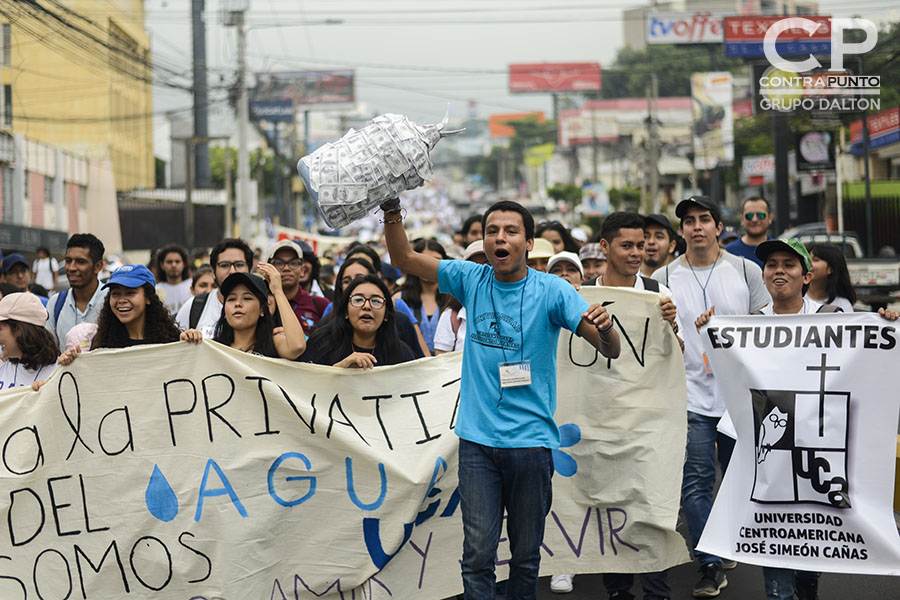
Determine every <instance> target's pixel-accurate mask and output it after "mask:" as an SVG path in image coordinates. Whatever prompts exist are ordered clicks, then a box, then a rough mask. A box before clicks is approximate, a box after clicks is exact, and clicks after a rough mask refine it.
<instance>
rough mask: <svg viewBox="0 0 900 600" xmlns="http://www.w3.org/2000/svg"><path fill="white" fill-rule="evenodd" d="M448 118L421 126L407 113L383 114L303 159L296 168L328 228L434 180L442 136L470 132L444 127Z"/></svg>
mask: <svg viewBox="0 0 900 600" xmlns="http://www.w3.org/2000/svg"><path fill="white" fill-rule="evenodd" d="M447 119H448V117H447V116H444V119H443V121H441V122H440V123H438V124H437V125H417V124H415V123H413V122H411V121H409V119H407V118H406V117H404V116H403V115H393V114H386V115H381V116H379V117H375V118H374V119H373V120H372V122H371V123H370V124H369V125H366V126H365V127H363V129H362V130H361V131H355V130H353V129H351V130H350V131H348V132H347V133H346V134H345V135H344V137H342V138H341V139H339V140H338V141H336V142H332V143H329V144H325V145H324V146H322V147H321V148H319V149H318V150H316V151H315V152H313V153H312V154H308V155H306V156H304V157H303V158H301V159H300V160H299V161H298V162H297V171H298V172H299V173H300V177H301V178H302V179H303V183H304V185H306V189H307V190H309V194H310V196H311V197H312V199H313V202H315V203H316V206H317V207H318V208H319V212H320V213H321V214H322V218H324V219H325V222H326V223H327V224H328V226H329V227H331V228H332V229H338V228H340V227H343V226H345V225H348V224H349V223H352V222H353V221H356V220H358V219H361V218H362V217H364V216H365V215H366V214H367V213H368V212H369V211H370V210H372V209H374V208H376V207H377V206H378V205H379V204H381V203H382V202H384V201H385V200H388V199H390V198H396V197H397V196H399V195H400V192H405V191H407V190H412V189H415V188H417V187H419V186H420V185H422V184H423V183H425V182H426V181H430V180H431V176H432V168H433V165H432V164H431V151H432V150H433V149H434V146H435V145H436V144H437V143H438V140H440V139H441V138H442V137H446V136H448V135H454V134H457V133H462V132H463V131H465V130H464V129H459V130H456V131H444V128H445V127H446V126H447Z"/></svg>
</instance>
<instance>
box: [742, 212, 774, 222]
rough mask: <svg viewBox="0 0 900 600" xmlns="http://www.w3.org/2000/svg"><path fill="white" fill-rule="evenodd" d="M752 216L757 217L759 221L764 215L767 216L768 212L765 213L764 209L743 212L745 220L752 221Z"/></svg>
mask: <svg viewBox="0 0 900 600" xmlns="http://www.w3.org/2000/svg"><path fill="white" fill-rule="evenodd" d="M754 216H756V218H757V219H759V220H760V221H762V220H764V219H765V218H766V217H768V216H769V213H767V212H765V211H759V212H748V213H744V220H746V221H752V220H753V217H754Z"/></svg>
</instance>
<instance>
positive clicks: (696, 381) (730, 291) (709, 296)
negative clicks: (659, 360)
mask: <svg viewBox="0 0 900 600" xmlns="http://www.w3.org/2000/svg"><path fill="white" fill-rule="evenodd" d="M684 258H685V257H682V258H680V259H678V260H676V261H674V262H672V263H669V264H668V265H666V266H664V267H661V268H659V269H657V270H656V271H655V272H654V273H653V279H655V280H657V281H658V282H660V283H662V284H664V285H666V286H668V287H669V289H671V290H672V298H673V300H674V302H675V305H676V306H677V308H678V313H679V314H680V315H681V317H680V318H681V319H682V320H683V322H685V323H688V327H684V328H682V329H681V331H682V332H683V335H684V368H685V374H686V376H687V407H688V410H689V411H691V412H695V413H698V414H701V415H705V416H707V417H721V416H722V413H724V412H725V401H724V400H723V399H722V395H721V394H720V393H719V390H718V388H717V387H716V381H715V376H714V374H713V373H711V372H710V373H709V374H707V367H706V362H705V361H704V359H703V345H702V344H701V342H700V334H699V333H698V332H697V328H696V327H694V326H693V325H694V320H695V319H696V318H697V317H699V316H700V315H701V314H702V313H703V312H705V311H707V310H709V308H710V307H712V306H715V307H716V314H717V315H748V314H750V313H752V312H755V311H757V310H759V309H761V308H762V307H764V306H765V305H766V304H770V303H771V301H772V300H771V298H770V297H769V292H768V291H766V288H765V286H764V285H763V280H762V269H760V268H759V265H757V264H756V263H754V262H752V261H749V260H747V259H745V258H741V257H740V256H735V255H734V254H729V253H727V252H722V253H720V256H719V259H718V260H717V261H716V262H715V264H713V265H710V266H708V267H694V268H691V267H690V266H688V264H687V263H686V262H685V260H684ZM704 288H705V291H704Z"/></svg>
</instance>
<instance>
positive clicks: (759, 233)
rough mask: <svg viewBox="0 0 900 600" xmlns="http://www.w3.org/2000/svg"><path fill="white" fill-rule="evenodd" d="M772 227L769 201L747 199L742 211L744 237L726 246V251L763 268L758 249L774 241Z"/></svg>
mask: <svg viewBox="0 0 900 600" xmlns="http://www.w3.org/2000/svg"><path fill="white" fill-rule="evenodd" d="M771 225H772V209H771V208H770V207H769V201H768V200H766V199H765V198H763V197H762V196H751V197H749V198H747V199H746V200H744V207H743V208H742V209H741V228H743V230H744V235H742V236H741V237H739V238H738V239H736V240H734V241H733V242H731V243H730V244H728V245H727V246H725V250H727V251H728V252H730V253H731V254H735V255H737V256H743V257H744V258H746V259H747V260H752V261H753V262H755V263H756V264H758V265H759V266H760V268H762V261H760V260H759V258H757V256H756V247H757V246H759V245H760V244H762V243H763V242H764V241H766V240H770V239H772V238H770V237H769V226H771Z"/></svg>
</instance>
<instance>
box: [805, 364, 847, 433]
mask: <svg viewBox="0 0 900 600" xmlns="http://www.w3.org/2000/svg"><path fill="white" fill-rule="evenodd" d="M826 362H827V361H826V358H825V353H824V352H823V353H822V362H821V364H820V365H819V366H818V367H816V366H808V367H806V370H807V371H819V437H821V436H823V435H825V373H826V371H840V370H841V368H840V367H826V366H825V364H826Z"/></svg>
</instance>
